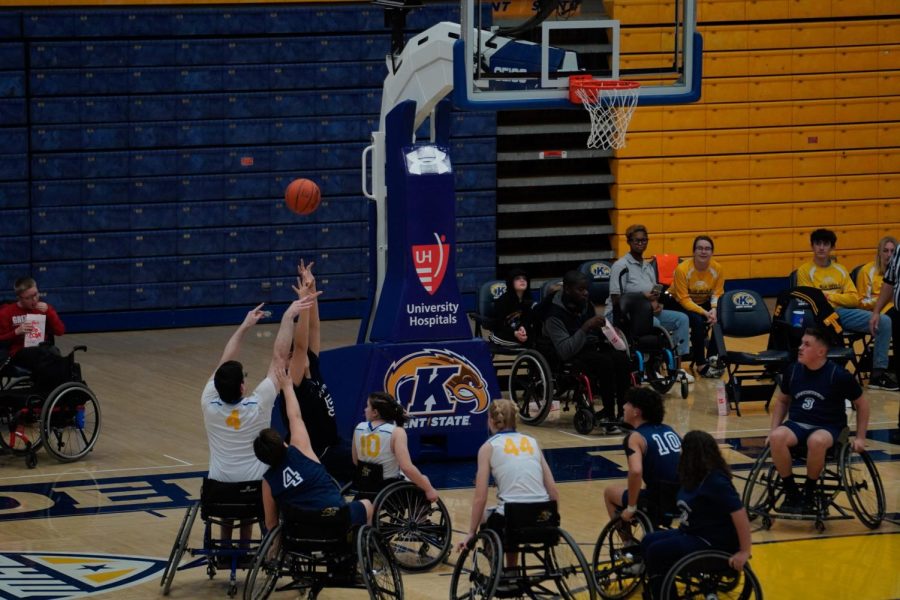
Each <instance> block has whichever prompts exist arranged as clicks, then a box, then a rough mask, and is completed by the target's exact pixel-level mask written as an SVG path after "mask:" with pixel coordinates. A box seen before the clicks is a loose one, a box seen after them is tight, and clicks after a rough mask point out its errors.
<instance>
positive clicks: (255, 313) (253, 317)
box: [242, 302, 266, 327]
mask: <svg viewBox="0 0 900 600" xmlns="http://www.w3.org/2000/svg"><path fill="white" fill-rule="evenodd" d="M265 305H266V303H265V302H262V303H261V304H260V305H259V306H257V307H256V308H254V309H253V310H251V311H250V312H248V313H247V316H246V317H244V322H243V323H242V325H243V326H244V327H252V326H254V325H256V324H257V323H258V322H259V320H260V319H262V318H263V317H265V316H266V311H264V310H263V309H262V308H263V306H265Z"/></svg>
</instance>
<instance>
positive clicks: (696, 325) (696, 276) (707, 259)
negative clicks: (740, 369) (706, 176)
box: [669, 235, 725, 378]
mask: <svg viewBox="0 0 900 600" xmlns="http://www.w3.org/2000/svg"><path fill="white" fill-rule="evenodd" d="M714 249H715V245H714V244H713V241H712V238H711V237H709V236H706V235H699V236H697V237H696V238H694V256H693V258H689V259H687V260H685V261H683V262H681V263H680V264H679V265H678V266H677V267H675V276H674V280H673V282H672V287H671V288H670V289H669V294H671V295H672V296H673V297H674V298H675V300H676V301H677V302H678V310H680V311H681V312H684V313H685V314H687V317H688V321H689V322H690V328H691V360H692V361H693V363H694V369H695V370H696V371H697V372H698V373H699V374H700V375H701V376H703V377H711V378H718V377H720V376H721V375H722V370H721V369H720V368H719V367H718V365H715V364H710V363H709V362H708V359H709V358H710V357H711V356H713V355H715V354H718V352H717V351H716V350H715V344H714V342H713V340H711V339H710V340H709V341H707V338H708V337H709V328H710V327H711V326H712V325H715V324H716V306H717V305H718V303H719V298H721V297H722V294H724V293H725V274H724V272H723V271H722V265H720V264H719V263H718V262H716V261H715V260H713V257H712V255H713V250H714Z"/></svg>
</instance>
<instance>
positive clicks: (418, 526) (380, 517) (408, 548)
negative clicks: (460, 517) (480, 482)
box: [373, 481, 452, 572]
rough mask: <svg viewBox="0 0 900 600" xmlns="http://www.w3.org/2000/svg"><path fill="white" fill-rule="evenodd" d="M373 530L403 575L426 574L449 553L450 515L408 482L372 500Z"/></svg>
mask: <svg viewBox="0 0 900 600" xmlns="http://www.w3.org/2000/svg"><path fill="white" fill-rule="evenodd" d="M373 525H374V527H375V529H376V530H377V531H378V533H379V534H380V535H381V538H382V540H383V541H384V543H385V544H387V545H388V546H390V549H391V552H392V553H393V555H394V560H395V561H397V564H398V565H399V566H400V568H401V569H403V570H405V571H413V572H415V571H427V570H429V569H431V568H433V567H434V566H435V565H437V564H438V563H440V562H441V561H442V560H444V558H446V556H447V554H448V553H449V552H450V543H451V534H452V529H451V524H450V513H449V512H448V511H447V507H446V506H444V503H443V502H442V501H441V500H440V499H438V501H437V502H434V503H431V502H429V501H428V500H427V499H426V498H425V493H424V492H423V491H422V490H420V489H419V488H418V487H416V486H415V485H414V484H412V483H410V482H408V481H399V482H397V483H394V484H391V485H389V486H388V487H386V488H385V489H383V490H382V491H381V493H380V494H378V497H377V498H376V499H375V519H374V523H373Z"/></svg>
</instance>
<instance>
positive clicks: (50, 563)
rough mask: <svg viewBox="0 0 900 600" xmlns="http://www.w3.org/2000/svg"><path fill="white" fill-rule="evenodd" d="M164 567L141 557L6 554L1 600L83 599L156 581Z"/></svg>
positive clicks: (1, 557) (0, 557) (0, 559)
mask: <svg viewBox="0 0 900 600" xmlns="http://www.w3.org/2000/svg"><path fill="white" fill-rule="evenodd" d="M165 566H166V561H164V560H158V559H154V558H146V557H142V556H116V555H108V554H69V553H55V552H5V553H3V554H0V598H2V599H4V600H5V599H7V598H10V599H12V598H36V599H39V600H51V599H52V600H64V599H68V598H82V597H85V596H92V595H94V594H99V593H102V592H109V591H112V590H120V589H122V588H126V587H131V586H133V585H136V584H138V583H142V582H144V581H147V580H148V579H155V578H157V577H158V576H159V573H160V571H162V570H163V569H164V568H165Z"/></svg>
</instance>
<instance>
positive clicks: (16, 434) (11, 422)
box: [0, 396, 44, 456]
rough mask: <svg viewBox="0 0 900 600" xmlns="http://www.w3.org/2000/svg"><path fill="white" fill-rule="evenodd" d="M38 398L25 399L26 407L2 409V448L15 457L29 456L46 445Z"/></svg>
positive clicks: (0, 429)
mask: <svg viewBox="0 0 900 600" xmlns="http://www.w3.org/2000/svg"><path fill="white" fill-rule="evenodd" d="M43 403H44V401H43V399H42V398H40V397H38V396H29V397H27V398H26V399H25V406H24V407H21V408H14V407H12V406H3V407H0V446H2V447H3V448H5V449H7V450H9V451H11V452H12V453H13V454H14V455H15V456H27V455H30V454H33V453H35V452H37V451H38V450H40V448H41V446H42V445H43V443H44V438H43V434H42V428H41V406H42V405H43Z"/></svg>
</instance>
